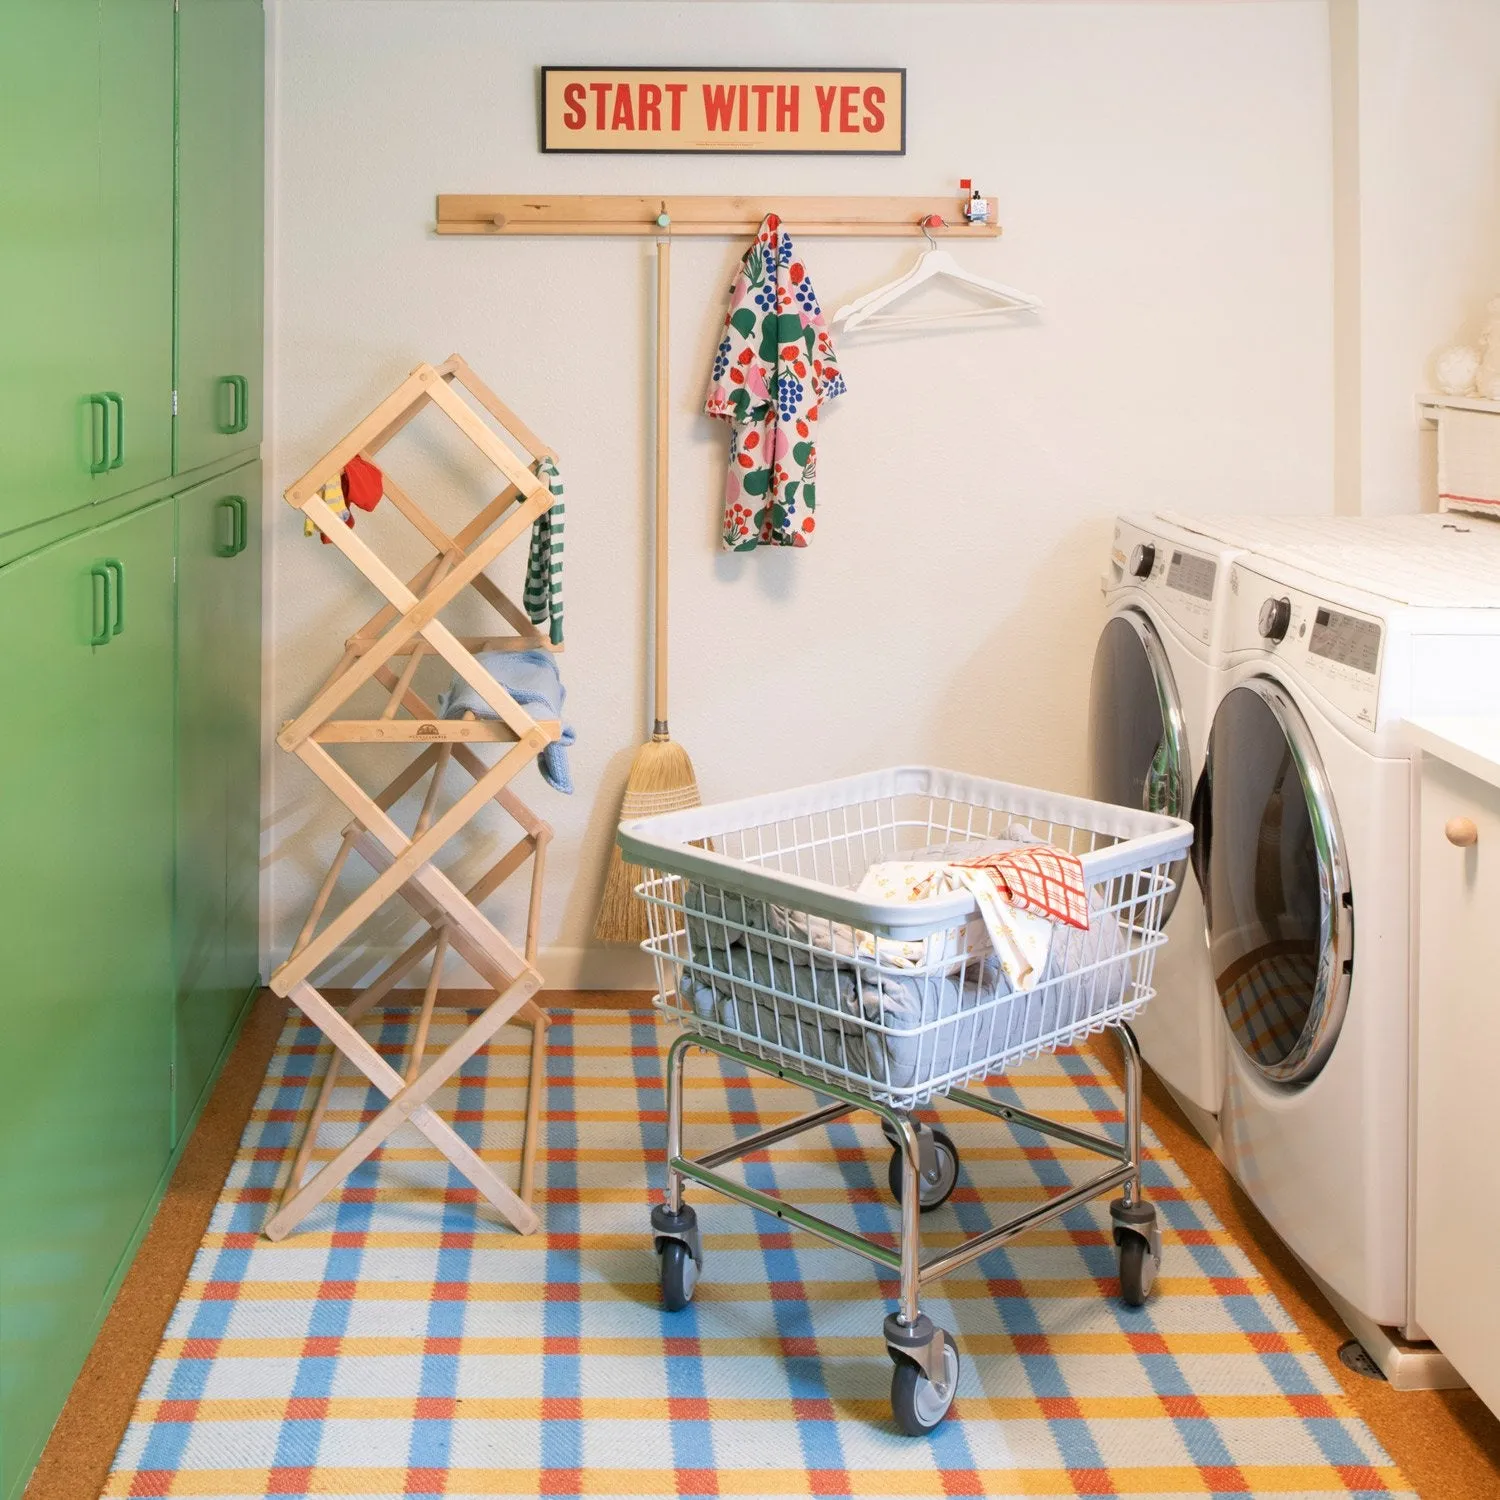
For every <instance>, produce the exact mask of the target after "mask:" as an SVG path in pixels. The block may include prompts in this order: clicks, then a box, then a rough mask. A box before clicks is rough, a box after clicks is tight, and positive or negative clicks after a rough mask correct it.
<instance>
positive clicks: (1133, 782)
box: [1089, 609, 1192, 921]
mask: <svg viewBox="0 0 1500 1500" xmlns="http://www.w3.org/2000/svg"><path fill="white" fill-rule="evenodd" d="M1089 746H1090V757H1091V760H1092V765H1091V768H1090V776H1091V782H1090V784H1091V785H1092V787H1093V795H1094V796H1095V797H1097V798H1098V799H1099V801H1101V802H1114V803H1117V804H1120V805H1123V806H1125V807H1141V808H1144V809H1145V810H1146V811H1147V812H1159V813H1166V814H1168V815H1169V816H1171V817H1174V818H1185V817H1186V816H1187V799H1188V788H1189V787H1190V786H1191V785H1192V777H1191V774H1190V772H1189V768H1188V744H1187V730H1186V728H1185V726H1184V724H1183V718H1182V702H1181V699H1180V698H1179V697H1178V695H1177V683H1176V680H1175V679H1174V678H1173V676H1172V668H1171V665H1170V663H1169V662H1168V661H1167V652H1166V648H1165V647H1164V646H1163V645H1162V643H1161V637H1160V636H1159V635H1157V633H1156V629H1155V627H1154V626H1153V625H1152V624H1151V622H1150V620H1148V619H1147V618H1146V616H1145V615H1144V614H1143V613H1142V612H1141V611H1140V610H1137V609H1125V610H1122V611H1121V612H1120V613H1119V614H1117V615H1115V616H1113V617H1112V618H1111V619H1110V620H1109V622H1108V623H1107V624H1106V625H1105V627H1104V631H1103V633H1102V634H1101V635H1100V637H1099V645H1098V648H1097V649H1096V650H1095V652H1094V677H1093V683H1092V686H1091V689H1090V694H1089ZM1171 873H1172V880H1173V882H1174V888H1173V890H1172V891H1170V892H1169V893H1168V895H1167V904H1166V910H1165V911H1164V912H1163V914H1162V920H1163V921H1165V920H1166V918H1167V917H1169V916H1171V914H1172V908H1173V906H1175V905H1176V902H1177V891H1178V889H1180V888H1181V885H1182V881H1183V878H1184V876H1185V875H1186V873H1187V868H1186V861H1181V862H1179V864H1178V865H1177V867H1176V868H1175V869H1173V871H1172V872H1171Z"/></svg>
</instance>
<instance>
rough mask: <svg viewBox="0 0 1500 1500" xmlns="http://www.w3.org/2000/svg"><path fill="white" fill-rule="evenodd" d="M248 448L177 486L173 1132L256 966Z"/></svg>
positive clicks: (256, 765) (255, 508) (255, 727)
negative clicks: (239, 457)
mask: <svg viewBox="0 0 1500 1500" xmlns="http://www.w3.org/2000/svg"><path fill="white" fill-rule="evenodd" d="M260 488H261V466H260V463H259V461H258V460H257V461H255V462H252V463H249V464H245V465H243V466H241V467H240V468H237V469H234V470H231V471H230V472H229V473H228V474H224V475H222V476H220V477H219V478H217V479H213V480H210V481H208V482H207V483H205V484H199V485H195V486H194V487H193V488H192V489H189V490H185V491H184V492H183V493H182V494H180V495H179V496H178V497H177V569H178V572H177V588H178V599H177V631H178V634H177V641H178V665H177V745H178V767H179V769H178V776H177V901H176V906H177V917H176V950H177V1001H176V1005H177V1024H176V1033H175V1044H174V1068H173V1079H174V1089H173V1094H174V1105H173V1114H174V1124H173V1135H174V1139H176V1138H180V1136H181V1134H182V1132H183V1130H184V1129H185V1128H186V1126H187V1124H188V1123H189V1121H190V1120H191V1119H192V1117H193V1113H194V1111H195V1109H196V1108H197V1106H198V1104H199V1102H200V1101H201V1099H202V1096H203V1091H204V1089H205V1088H206V1087H207V1086H208V1084H209V1082H210V1080H211V1079H212V1078H213V1076H214V1072H215V1070H216V1068H217V1066H218V1062H219V1058H220V1056H221V1054H222V1052H223V1049H224V1045H225V1043H226V1041H227V1040H228V1038H229V1035H230V1033H231V1031H232V1030H233V1028H234V1023H235V1020H236V1018H237V1017H238V1015H239V1012H240V1009H241V1007H242V1005H243V1002H244V1000H245V997H246V995H247V994H248V993H249V991H250V989H251V987H252V986H253V985H254V984H255V982H256V979H257V975H258V969H259V936H260V934H259V925H260V923H259V912H260V907H259V884H260V881H259V877H260V724H259V708H260Z"/></svg>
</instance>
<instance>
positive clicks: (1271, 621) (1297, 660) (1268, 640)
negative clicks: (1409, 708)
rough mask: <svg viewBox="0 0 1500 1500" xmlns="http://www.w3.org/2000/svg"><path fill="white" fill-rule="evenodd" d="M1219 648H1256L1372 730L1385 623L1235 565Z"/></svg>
mask: <svg viewBox="0 0 1500 1500" xmlns="http://www.w3.org/2000/svg"><path fill="white" fill-rule="evenodd" d="M1227 615H1228V619H1227V628H1226V630H1225V642H1224V644H1225V650H1226V653H1227V654H1228V655H1229V656H1230V657H1231V658H1234V659H1237V658H1240V657H1243V656H1244V655H1245V654H1246V653H1252V652H1260V653H1264V654H1265V655H1266V656H1268V657H1271V658H1272V659H1274V660H1276V661H1279V662H1282V663H1284V664H1285V666H1286V667H1287V668H1288V669H1289V670H1291V671H1294V672H1295V673H1296V675H1297V676H1298V678H1299V679H1300V680H1301V681H1302V682H1304V683H1305V684H1306V685H1307V686H1308V687H1309V688H1311V689H1312V690H1313V691H1315V692H1316V693H1318V694H1319V695H1320V696H1321V697H1322V698H1324V699H1326V700H1327V702H1328V703H1329V704H1330V706H1331V707H1333V708H1336V709H1338V710H1339V711H1340V712H1341V713H1344V714H1347V715H1348V716H1349V718H1351V719H1353V720H1354V722H1355V723H1356V724H1360V725H1363V726H1364V727H1365V728H1366V729H1373V728H1374V727H1375V723H1376V711H1377V709H1378V707H1379V703H1380V666H1381V659H1382V657H1381V653H1382V648H1383V646H1384V644H1385V627H1384V625H1383V623H1382V622H1381V621H1380V620H1379V619H1378V618H1376V617H1375V616H1372V615H1366V614H1361V613H1360V612H1359V611H1357V610H1352V609H1345V608H1341V607H1340V606H1338V605H1335V604H1330V603H1329V602H1328V600H1326V599H1320V598H1318V597H1317V596H1316V595H1314V594H1309V593H1306V592H1304V591H1303V590H1302V589H1299V588H1295V587H1293V586H1291V585H1289V584H1287V583H1284V582H1282V581H1281V580H1279V579H1276V578H1267V577H1264V576H1263V575H1261V574H1259V573H1257V572H1255V571H1254V570H1253V569H1251V568H1248V567H1246V566H1245V565H1244V564H1242V563H1235V564H1234V565H1233V566H1232V567H1231V568H1230V570H1229V607H1228V612H1227Z"/></svg>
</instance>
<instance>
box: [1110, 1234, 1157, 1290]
mask: <svg viewBox="0 0 1500 1500" xmlns="http://www.w3.org/2000/svg"><path fill="white" fill-rule="evenodd" d="M1119 1262H1120V1300H1121V1301H1122V1302H1123V1303H1124V1304H1125V1305H1126V1307H1144V1306H1145V1305H1146V1298H1147V1297H1149V1296H1150V1295H1151V1288H1152V1287H1153V1286H1155V1285H1156V1269H1157V1267H1156V1257H1155V1256H1154V1255H1153V1254H1152V1253H1151V1246H1150V1243H1149V1242H1148V1241H1147V1239H1146V1237H1145V1236H1144V1235H1140V1234H1131V1233H1130V1232H1129V1231H1126V1232H1125V1233H1123V1234H1121V1235H1120V1246H1119Z"/></svg>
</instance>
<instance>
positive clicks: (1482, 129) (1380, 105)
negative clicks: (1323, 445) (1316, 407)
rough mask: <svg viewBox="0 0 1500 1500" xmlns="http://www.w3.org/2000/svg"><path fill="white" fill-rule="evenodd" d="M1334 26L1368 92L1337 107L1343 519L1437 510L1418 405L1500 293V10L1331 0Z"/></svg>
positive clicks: (1342, 60) (1460, 0)
mask: <svg viewBox="0 0 1500 1500" xmlns="http://www.w3.org/2000/svg"><path fill="white" fill-rule="evenodd" d="M1332 16H1333V22H1334V29H1333V38H1334V40H1333V46H1334V52H1335V68H1336V70H1337V73H1336V76H1339V77H1340V78H1342V79H1345V80H1350V79H1352V80H1355V81H1354V82H1353V85H1352V86H1348V85H1346V86H1345V87H1344V88H1342V89H1341V90H1340V91H1339V93H1338V95H1337V96H1336V120H1337V127H1336V128H1337V132H1338V139H1339V142H1340V151H1339V189H1340V191H1339V195H1338V196H1339V203H1340V228H1341V234H1340V244H1339V258H1338V264H1339V291H1340V306H1341V309H1342V312H1343V316H1341V318H1340V323H1339V332H1338V347H1339V356H1340V357H1339V370H1340V403H1339V485H1338V488H1339V501H1340V504H1339V508H1340V509H1341V510H1347V511H1363V512H1364V513H1366V514H1374V515H1382V514H1391V513H1398V512H1402V511H1411V510H1416V509H1418V508H1421V507H1423V506H1425V507H1427V508H1432V507H1433V506H1434V505H1435V504H1436V496H1437V486H1436V481H1435V476H1434V470H1435V442H1434V439H1433V434H1432V432H1431V430H1430V429H1428V430H1426V431H1425V432H1424V431H1423V430H1422V429H1421V428H1420V427H1419V425H1418V423H1417V420H1416V416H1415V410H1414V401H1413V398H1414V396H1415V394H1416V393H1417V392H1418V391H1419V390H1430V389H1431V388H1432V383H1431V382H1432V362H1433V358H1434V356H1435V355H1436V354H1437V353H1439V352H1440V351H1441V350H1442V349H1444V348H1446V347H1447V346H1448V345H1449V344H1453V343H1469V342H1472V341H1473V340H1474V339H1475V338H1476V336H1477V334H1478V331H1479V326H1478V325H1479V315H1480V312H1481V310H1482V308H1483V305H1484V303H1485V301H1486V300H1487V299H1488V298H1490V297H1492V296H1494V295H1495V294H1496V293H1497V292H1500V3H1497V0H1333V11H1332ZM1356 226H1357V227H1356ZM1351 309H1357V312H1351Z"/></svg>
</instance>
